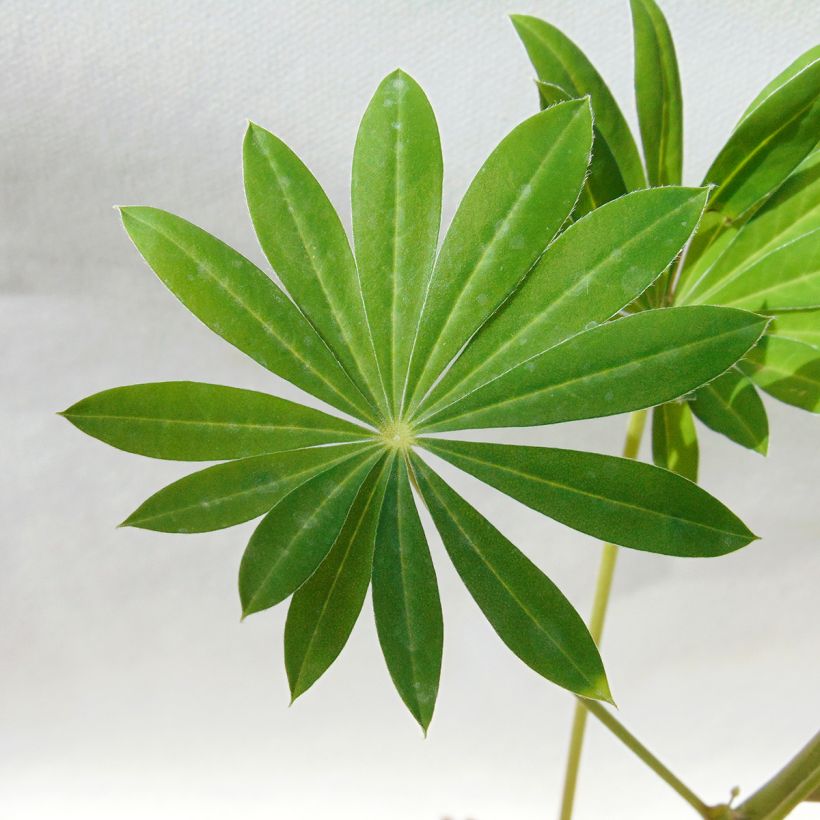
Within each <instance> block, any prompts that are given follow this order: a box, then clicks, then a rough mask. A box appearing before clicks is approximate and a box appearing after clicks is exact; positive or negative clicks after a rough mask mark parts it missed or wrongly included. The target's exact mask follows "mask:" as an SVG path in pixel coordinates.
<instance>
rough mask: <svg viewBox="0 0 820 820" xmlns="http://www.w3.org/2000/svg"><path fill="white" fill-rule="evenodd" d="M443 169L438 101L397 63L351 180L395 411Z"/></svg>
mask: <svg viewBox="0 0 820 820" xmlns="http://www.w3.org/2000/svg"><path fill="white" fill-rule="evenodd" d="M442 172H443V171H442V159H441V145H440V143H439V135H438V126H437V125H436V119H435V115H434V114H433V109H432V108H431V107H430V103H429V102H428V100H427V97H426V96H425V95H424V92H423V91H422V90H421V88H420V87H419V86H418V85H417V84H416V82H415V81H414V80H413V79H412V78H411V77H408V76H407V74H405V73H404V72H403V71H395V72H393V73H392V74H390V75H389V76H388V77H386V78H385V79H384V81H383V82H382V83H381V85H380V86H379V88H378V90H377V91H376V94H375V95H374V97H373V99H372V100H371V102H370V105H369V106H368V107H367V111H366V112H365V115H364V118H363V119H362V124H361V127H360V128H359V134H358V136H357V138H356V150H355V152H354V154H353V180H352V184H351V194H352V201H353V235H354V237H355V240H356V259H357V262H358V265H359V274H360V276H361V280H362V289H363V292H364V302H365V306H366V308H367V318H368V321H369V324H370V327H371V329H372V334H373V341H374V344H375V348H376V355H377V356H378V360H379V368H380V371H381V376H382V379H383V381H384V384H385V388H386V390H387V393H388V398H389V406H390V410H391V412H392V413H393V414H395V413H396V412H398V411H399V409H400V407H401V404H402V399H403V396H404V388H405V380H406V375H407V368H408V365H409V362H410V355H411V351H412V343H413V338H414V335H415V332H416V328H417V326H418V322H419V316H420V314H421V309H422V304H423V301H424V294H425V292H426V290H427V284H428V282H429V280H430V274H431V272H432V269H433V260H434V258H435V253H436V242H437V239H438V231H439V222H440V218H441V179H442ZM388 272H389V275H388Z"/></svg>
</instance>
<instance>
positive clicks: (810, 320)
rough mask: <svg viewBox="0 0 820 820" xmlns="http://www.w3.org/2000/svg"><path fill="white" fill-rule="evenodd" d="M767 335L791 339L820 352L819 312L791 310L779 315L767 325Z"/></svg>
mask: <svg viewBox="0 0 820 820" xmlns="http://www.w3.org/2000/svg"><path fill="white" fill-rule="evenodd" d="M768 333H769V334H770V335H772V336H778V337H779V338H781V339H791V340H792V341H795V342H801V343H802V344H804V345H808V346H809V347H813V348H814V349H815V350H819V351H820V310H792V311H789V312H788V313H779V314H778V315H777V316H775V318H774V321H773V322H772V324H771V325H769V329H768Z"/></svg>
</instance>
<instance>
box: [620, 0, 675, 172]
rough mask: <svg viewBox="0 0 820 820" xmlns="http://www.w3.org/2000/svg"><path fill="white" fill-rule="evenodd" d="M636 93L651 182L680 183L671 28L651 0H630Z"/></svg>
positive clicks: (673, 51)
mask: <svg viewBox="0 0 820 820" xmlns="http://www.w3.org/2000/svg"><path fill="white" fill-rule="evenodd" d="M631 6H632V29H633V33H634V39H635V98H636V101H637V104H638V120H639V122H640V126H641V139H642V141H643V152H644V158H645V160H646V171H647V177H648V178H649V184H650V185H676V184H680V181H681V173H682V171H683V99H682V96H681V88H680V76H679V74H678V60H677V57H676V56H675V44H674V43H673V41H672V34H671V33H670V31H669V26H668V25H667V23H666V18H664V16H663V14H662V12H661V10H660V9H659V8H658V6H657V4H656V3H655V0H631Z"/></svg>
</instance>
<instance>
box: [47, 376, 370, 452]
mask: <svg viewBox="0 0 820 820" xmlns="http://www.w3.org/2000/svg"><path fill="white" fill-rule="evenodd" d="M61 415H63V416H65V418H67V419H68V420H69V421H70V422H71V423H72V424H74V425H75V426H76V427H79V429H80V430H82V431H83V432H84V433H88V435H90V436H94V438H98V439H100V441H104V442H105V443H106V444H110V445H112V446H113V447H118V448H119V449H120V450H127V451H128V452H130V453H139V454H140V455H144V456H151V457H152V458H168V459H175V460H178V461H221V460H223V459H229V458H244V457H245V456H254V455H261V454H262V453H273V452H277V451H279V450H293V449H296V448H298V447H309V446H311V445H314V444H333V443H342V442H347V441H359V440H361V439H363V438H367V437H368V436H370V435H371V433H370V432H369V431H368V430H366V429H365V428H364V427H359V426H357V425H355V424H351V423H350V422H347V421H344V419H339V418H336V417H335V416H329V415H328V414H327V413H322V412H320V411H319V410H313V409H311V408H310V407H305V406H304V405H301V404H296V403H294V402H292V401H286V400H285V399H280V398H278V397H277V396H269V395H267V394H266V393H257V392H255V391H253V390H240V389H238V388H236V387H222V386H220V385H217V384H203V383H201V382H156V383H153V384H133V385H129V386H128V387H115V388H114V389H112V390H104V391H103V392H102V393H96V394H95V395H93V396H89V397H88V398H85V399H82V401H79V402H77V403H76V404H75V405H72V406H71V407H69V408H68V410H66V411H65V412H64V413H62V414H61Z"/></svg>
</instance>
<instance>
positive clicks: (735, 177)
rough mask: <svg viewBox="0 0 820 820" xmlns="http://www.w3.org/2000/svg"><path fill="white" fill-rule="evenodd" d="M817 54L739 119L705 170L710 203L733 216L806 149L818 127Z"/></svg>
mask: <svg viewBox="0 0 820 820" xmlns="http://www.w3.org/2000/svg"><path fill="white" fill-rule="evenodd" d="M818 93H820V58H817V59H814V60H813V61H812V62H810V63H808V64H807V65H805V66H804V67H803V68H801V69H800V70H799V71H798V72H797V73H795V74H794V75H793V76H792V77H791V78H790V79H788V80H787V81H786V82H785V83H783V84H782V85H781V86H780V87H779V88H777V90H775V91H773V92H772V93H770V94H769V95H768V96H767V97H766V98H765V99H764V100H762V101H761V102H760V103H759V104H758V105H757V106H756V107H755V108H754V110H752V111H751V112H750V113H749V114H748V115H747V116H746V117H744V118H743V119H742V120H741V121H740V123H738V125H737V127H736V128H735V130H734V131H733V132H732V134H731V136H730V137H729V139H728V141H727V142H726V145H724V147H723V148H722V149H721V151H720V153H719V154H718V156H717V158H716V159H715V161H714V162H713V163H712V165H711V167H710V168H709V170H708V171H707V172H706V177H705V178H704V183H712V184H714V185H716V186H717V187H716V190H715V191H714V194H713V196H712V200H711V202H710V208H712V209H713V210H716V211H720V213H721V214H723V215H724V216H725V217H726V218H728V219H730V220H732V219H737V218H738V217H740V216H741V215H742V214H744V213H745V212H746V211H747V210H749V209H750V208H752V207H753V206H755V205H757V204H758V203H760V201H761V200H763V199H764V198H765V197H767V196H768V195H769V194H771V193H772V192H773V191H774V190H775V189H776V188H777V187H778V186H779V185H780V184H781V183H782V182H783V181H784V180H785V179H786V177H787V176H788V175H789V174H790V173H791V172H792V171H793V170H794V168H796V167H797V166H798V165H799V164H800V163H801V162H802V161H803V160H804V159H805V157H806V156H807V155H808V154H809V153H811V151H812V150H813V149H814V146H815V144H816V143H817V134H818V132H820V102H819V101H818Z"/></svg>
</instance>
